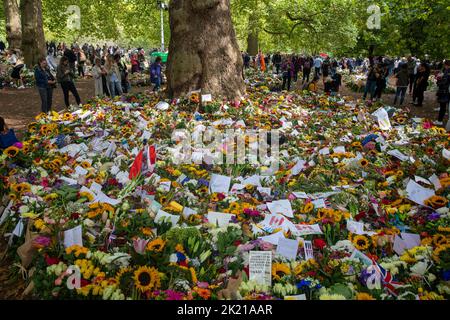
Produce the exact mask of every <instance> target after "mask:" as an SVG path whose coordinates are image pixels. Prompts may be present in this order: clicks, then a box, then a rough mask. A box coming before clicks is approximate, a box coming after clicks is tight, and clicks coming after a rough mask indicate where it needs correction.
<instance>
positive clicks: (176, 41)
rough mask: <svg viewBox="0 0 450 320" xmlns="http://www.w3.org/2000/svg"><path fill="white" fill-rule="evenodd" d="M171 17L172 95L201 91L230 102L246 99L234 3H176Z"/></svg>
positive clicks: (174, 0)
mask: <svg viewBox="0 0 450 320" xmlns="http://www.w3.org/2000/svg"><path fill="white" fill-rule="evenodd" d="M169 17H170V30H171V38H170V45H169V60H168V65H167V81H168V84H167V91H168V95H169V96H170V97H179V96H182V95H184V94H187V93H189V92H190V91H194V90H198V89H201V90H202V92H203V93H211V94H213V95H216V96H224V97H227V98H230V99H233V98H236V97H240V96H242V95H243V94H244V92H245V85H244V80H243V78H242V69H243V61H242V56H241V52H240V50H239V46H238V44H237V41H236V35H235V31H234V28H233V24H232V21H231V13H230V0H192V1H183V0H172V1H170V4H169Z"/></svg>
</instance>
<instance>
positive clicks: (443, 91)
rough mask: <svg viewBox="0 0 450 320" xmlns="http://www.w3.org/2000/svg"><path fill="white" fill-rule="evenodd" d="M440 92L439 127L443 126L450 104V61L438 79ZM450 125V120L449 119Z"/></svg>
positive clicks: (445, 64) (437, 94)
mask: <svg viewBox="0 0 450 320" xmlns="http://www.w3.org/2000/svg"><path fill="white" fill-rule="evenodd" d="M437 86H438V92H437V93H436V96H437V100H438V103H439V106H440V109H439V117H438V121H437V122H435V124H437V125H443V122H444V117H445V114H446V113H447V109H448V106H449V105H448V103H449V101H450V92H449V87H450V60H447V61H445V63H444V71H443V72H442V73H441V74H440V75H439V76H438V77H437ZM449 123H450V119H449Z"/></svg>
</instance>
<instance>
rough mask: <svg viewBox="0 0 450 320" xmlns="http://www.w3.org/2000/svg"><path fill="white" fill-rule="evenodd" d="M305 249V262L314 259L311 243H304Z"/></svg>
mask: <svg viewBox="0 0 450 320" xmlns="http://www.w3.org/2000/svg"><path fill="white" fill-rule="evenodd" d="M303 249H304V251H305V260H310V259H314V250H313V246H312V242H311V241H306V240H305V241H303Z"/></svg>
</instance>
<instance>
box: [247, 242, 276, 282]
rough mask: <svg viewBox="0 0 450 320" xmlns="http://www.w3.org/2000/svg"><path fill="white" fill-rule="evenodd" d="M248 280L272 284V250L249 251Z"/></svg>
mask: <svg viewBox="0 0 450 320" xmlns="http://www.w3.org/2000/svg"><path fill="white" fill-rule="evenodd" d="M249 274H250V277H249V278H250V281H255V282H256V283H259V284H261V285H267V286H271V285H272V252H271V251H250V255H249Z"/></svg>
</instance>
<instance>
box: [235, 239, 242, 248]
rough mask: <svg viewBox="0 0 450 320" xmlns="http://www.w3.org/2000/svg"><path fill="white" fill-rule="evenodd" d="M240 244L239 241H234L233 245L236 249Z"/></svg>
mask: <svg viewBox="0 0 450 320" xmlns="http://www.w3.org/2000/svg"><path fill="white" fill-rule="evenodd" d="M241 243H242V242H241V241H240V240H236V241H235V242H234V243H233V244H234V245H235V246H236V247H237V246H239V245H240V244H241Z"/></svg>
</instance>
